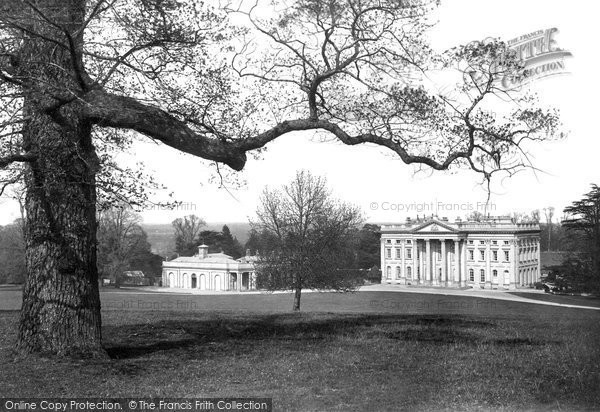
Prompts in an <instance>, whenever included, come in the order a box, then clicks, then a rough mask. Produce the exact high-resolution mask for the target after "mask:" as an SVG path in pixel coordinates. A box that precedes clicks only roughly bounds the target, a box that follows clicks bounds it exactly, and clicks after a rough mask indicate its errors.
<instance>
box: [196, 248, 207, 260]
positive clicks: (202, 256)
mask: <svg viewBox="0 0 600 412" xmlns="http://www.w3.org/2000/svg"><path fill="white" fill-rule="evenodd" d="M198 256H199V257H200V259H206V257H207V256H208V246H206V245H200V246H198Z"/></svg>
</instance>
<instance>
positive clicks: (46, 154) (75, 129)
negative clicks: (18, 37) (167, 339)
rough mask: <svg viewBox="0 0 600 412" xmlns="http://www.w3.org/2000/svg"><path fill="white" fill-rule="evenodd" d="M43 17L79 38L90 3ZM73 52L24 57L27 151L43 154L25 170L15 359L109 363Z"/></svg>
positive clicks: (37, 47) (55, 0) (27, 42)
mask: <svg viewBox="0 0 600 412" xmlns="http://www.w3.org/2000/svg"><path fill="white" fill-rule="evenodd" d="M36 4H37V7H38V9H39V12H40V13H43V14H44V16H45V17H47V18H48V20H50V21H53V22H56V23H57V25H60V26H61V27H62V28H63V29H64V30H67V31H69V32H73V33H75V32H76V28H77V27H78V26H77V23H78V22H81V21H82V19H83V17H84V11H85V1H79V0H68V1H63V0H45V1H38V2H37V3H36ZM32 21H33V23H32V26H35V27H32V29H33V30H35V32H36V33H41V34H43V35H44V36H45V37H46V38H53V39H56V40H57V41H58V42H60V43H61V44H62V43H68V42H67V37H68V36H66V35H65V32H64V31H63V30H62V29H59V28H57V27H55V26H53V25H51V24H44V21H45V20H43V19H40V18H39V16H37V18H36V19H32ZM71 40H72V44H71V46H72V48H71V49H70V48H69V47H60V46H57V44H55V43H52V42H50V41H47V40H44V39H42V38H41V37H40V36H29V37H26V38H25V39H24V42H23V46H22V50H21V57H22V59H21V64H20V68H19V69H20V70H22V73H23V76H26V77H27V78H29V79H30V84H29V85H28V87H27V88H26V90H25V98H24V117H25V119H27V120H26V122H25V125H24V131H23V140H24V146H25V148H26V150H27V151H28V152H33V153H36V154H37V158H36V160H35V161H33V162H30V163H29V164H28V165H27V166H26V172H25V185H26V191H27V194H26V200H25V210H26V228H25V242H26V253H25V256H26V264H27V280H26V283H25V288H24V293H23V306H22V308H21V316H20V321H19V331H18V341H17V351H18V352H20V353H21V354H28V353H39V354H51V355H59V356H71V357H98V356H105V352H104V351H103V349H102V343H101V319H100V296H99V290H98V272H97V268H96V210H95V207H96V182H95V175H96V173H97V171H98V159H97V156H96V154H95V150H94V147H93V144H92V139H91V127H92V125H91V123H90V122H89V121H88V120H86V118H85V117H84V115H83V104H82V103H79V99H76V98H75V99H68V98H65V96H67V95H68V94H69V93H64V91H65V90H67V91H69V92H70V93H71V94H72V95H77V93H79V92H81V87H82V85H81V84H80V83H79V81H78V80H80V73H78V67H81V61H78V58H77V57H76V56H77V55H78V54H77V53H74V52H73V51H76V50H74V49H73V47H74V48H78V47H80V45H81V42H82V35H80V37H76V38H74V39H71Z"/></svg>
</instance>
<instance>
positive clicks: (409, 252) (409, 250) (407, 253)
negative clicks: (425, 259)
mask: <svg viewBox="0 0 600 412" xmlns="http://www.w3.org/2000/svg"><path fill="white" fill-rule="evenodd" d="M406 258H407V259H412V249H411V248H407V249H406Z"/></svg>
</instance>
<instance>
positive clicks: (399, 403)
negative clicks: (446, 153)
mask: <svg viewBox="0 0 600 412" xmlns="http://www.w3.org/2000/svg"><path fill="white" fill-rule="evenodd" d="M19 301H20V297H19V292H18V290H14V289H10V288H3V289H2V288H0V330H2V331H3V332H4V333H2V334H1V335H0V370H1V371H2V372H3V373H2V374H0V397H7V396H11V397H15V396H21V397H23V396H38V397H42V396H44V397H50V396H53V397H60V396H80V397H93V396H113V397H131V396H139V397H141V396H149V397H150V396H152V397H167V396H168V397H272V398H273V399H274V410H277V411H280V410H283V411H288V410H290V411H293V410H297V411H313V410H314V411H321V410H341V411H356V410H361V411H387V410H390V411H391V410H402V409H405V410H441V409H445V410H457V409H458V410H478V409H479V410H489V409H502V410H515V409H517V410H521V409H527V410H549V409H555V410H574V409H576V410H582V409H589V410H598V409H599V408H600V313H599V311H592V310H582V309H567V308H560V307H550V306H544V305H534V304H527V303H519V302H512V301H500V300H490V299H478V298H474V297H462V296H443V295H426V294H417V293H394V292H358V293H354V294H348V295H341V294H331V293H311V294H305V295H304V296H303V298H302V306H303V312H302V313H300V314H294V313H291V312H290V309H291V305H292V297H291V295H289V294H275V295H243V294H242V295H222V296H218V295H210V296H206V295H204V296H200V295H196V296H189V295H165V294H159V293H155V294H144V293H137V292H135V291H129V292H125V291H109V292H103V293H102V302H103V316H104V318H103V319H104V326H103V332H104V340H105V345H106V348H107V350H108V353H109V354H110V357H111V359H108V360H86V361H71V360H60V359H31V360H19V361H14V360H13V355H12V353H11V348H12V346H13V344H14V340H15V336H16V322H17V318H18V311H17V310H16V309H17V308H18V306H19Z"/></svg>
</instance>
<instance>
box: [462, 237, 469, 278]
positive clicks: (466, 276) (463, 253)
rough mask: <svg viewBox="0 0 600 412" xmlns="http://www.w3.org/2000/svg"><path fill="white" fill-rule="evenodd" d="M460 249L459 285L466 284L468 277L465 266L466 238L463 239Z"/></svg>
mask: <svg viewBox="0 0 600 412" xmlns="http://www.w3.org/2000/svg"><path fill="white" fill-rule="evenodd" d="M460 251H461V263H462V274H463V275H462V276H461V279H460V286H461V287H465V286H467V279H468V278H469V270H468V268H467V239H463V241H462V246H461V248H460Z"/></svg>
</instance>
